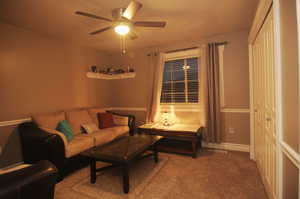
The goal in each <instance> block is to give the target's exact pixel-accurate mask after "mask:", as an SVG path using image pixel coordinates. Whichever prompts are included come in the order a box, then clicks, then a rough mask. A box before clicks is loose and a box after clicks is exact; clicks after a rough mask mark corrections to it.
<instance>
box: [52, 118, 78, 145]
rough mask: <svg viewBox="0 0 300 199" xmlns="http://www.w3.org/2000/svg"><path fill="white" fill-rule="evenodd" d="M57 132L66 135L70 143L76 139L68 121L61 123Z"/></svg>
mask: <svg viewBox="0 0 300 199" xmlns="http://www.w3.org/2000/svg"><path fill="white" fill-rule="evenodd" d="M55 130H57V131H59V132H61V133H62V134H64V135H65V136H66V138H67V140H68V142H70V141H71V140H73V138H74V134H73V131H72V128H71V126H70V124H69V122H68V121H67V120H62V121H60V122H59V123H58V125H57V127H56V129H55Z"/></svg>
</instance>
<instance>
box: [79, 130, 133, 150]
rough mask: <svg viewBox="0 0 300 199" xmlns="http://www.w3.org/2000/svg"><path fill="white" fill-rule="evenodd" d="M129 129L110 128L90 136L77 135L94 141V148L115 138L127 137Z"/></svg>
mask: <svg viewBox="0 0 300 199" xmlns="http://www.w3.org/2000/svg"><path fill="white" fill-rule="evenodd" d="M128 131H129V128H128V126H125V127H124V126H117V127H112V128H105V129H100V130H99V131H97V132H94V133H91V134H82V135H78V136H81V137H90V138H93V139H94V146H98V145H103V144H105V143H108V142H110V141H112V140H114V139H116V138H117V137H120V136H123V135H128Z"/></svg>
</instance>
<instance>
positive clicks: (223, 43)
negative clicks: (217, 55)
mask: <svg viewBox="0 0 300 199" xmlns="http://www.w3.org/2000/svg"><path fill="white" fill-rule="evenodd" d="M216 44H217V45H218V46H222V45H227V44H228V41H224V42H217V43H216Z"/></svg>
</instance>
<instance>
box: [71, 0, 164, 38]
mask: <svg viewBox="0 0 300 199" xmlns="http://www.w3.org/2000/svg"><path fill="white" fill-rule="evenodd" d="M142 6H143V5H142V4H141V3H140V2H138V1H135V0H132V1H131V2H130V3H129V5H128V6H127V8H116V9H113V10H112V18H113V19H108V18H105V17H101V16H97V15H94V14H90V13H86V12H81V11H76V12H75V14H78V15H82V16H85V17H90V18H94V19H99V20H104V21H108V22H111V23H112V24H111V25H110V26H107V27H105V28H101V29H99V30H96V31H93V32H91V33H89V34H90V35H95V34H98V33H101V32H104V31H107V30H110V29H112V28H114V30H115V32H116V33H117V34H119V35H127V34H128V36H129V37H130V38H131V39H136V38H137V34H136V33H135V32H134V31H133V30H132V29H133V27H152V28H164V27H165V26H166V24H167V22H165V21H133V20H132V19H133V18H134V16H135V15H136V13H137V12H138V11H139V10H140V9H141V8H142Z"/></svg>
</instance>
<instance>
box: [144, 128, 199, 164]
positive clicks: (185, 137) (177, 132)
mask: <svg viewBox="0 0 300 199" xmlns="http://www.w3.org/2000/svg"><path fill="white" fill-rule="evenodd" d="M203 130H204V127H200V126H198V125H182V124H174V125H172V126H162V125H157V124H144V125H141V126H139V127H138V133H139V134H147V135H159V136H163V137H164V139H168V140H170V141H172V140H179V141H186V142H188V143H190V146H191V149H190V150H185V149H181V148H180V147H166V146H165V145H164V144H159V146H158V149H159V151H165V152H173V153H181V154H188V155H191V156H192V157H193V158H196V157H197V149H198V147H200V148H201V141H202V132H203Z"/></svg>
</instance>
